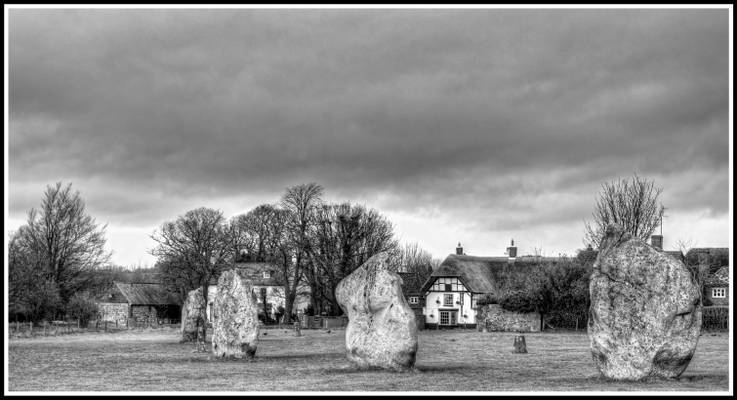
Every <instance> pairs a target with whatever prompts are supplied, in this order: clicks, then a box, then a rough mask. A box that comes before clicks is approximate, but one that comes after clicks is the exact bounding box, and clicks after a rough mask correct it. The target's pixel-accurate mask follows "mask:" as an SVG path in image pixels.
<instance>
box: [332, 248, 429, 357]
mask: <svg viewBox="0 0 737 400" xmlns="http://www.w3.org/2000/svg"><path fill="white" fill-rule="evenodd" d="M388 257H389V256H388V254H387V253H379V254H377V255H375V256H373V257H371V258H370V259H369V260H368V261H366V263H365V264H363V265H362V266H361V267H360V268H358V269H357V270H355V271H353V273H352V274H350V275H349V276H347V277H346V278H345V279H343V280H342V281H341V282H340V283H339V284H338V286H337V287H336V289H335V295H336V298H337V300H338V303H339V304H340V307H341V308H342V309H343V312H345V313H346V314H347V315H348V326H347V327H346V330H345V337H346V355H347V357H348V359H349V360H350V361H351V362H353V363H355V364H356V365H357V366H358V367H360V368H384V369H390V370H396V371H399V370H406V369H410V368H412V367H413V366H414V363H415V355H416V353H417V324H416V322H415V315H414V312H413V311H412V309H411V308H410V306H409V304H408V303H407V300H405V298H404V295H403V294H402V287H401V284H402V278H401V277H400V276H399V275H398V274H397V273H395V272H392V271H390V270H389V269H388V263H387V259H388Z"/></svg>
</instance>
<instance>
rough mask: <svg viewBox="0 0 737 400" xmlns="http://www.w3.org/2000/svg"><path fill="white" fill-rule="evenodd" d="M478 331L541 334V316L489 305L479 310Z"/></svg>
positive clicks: (497, 305)
mask: <svg viewBox="0 0 737 400" xmlns="http://www.w3.org/2000/svg"><path fill="white" fill-rule="evenodd" d="M477 318H478V321H477V329H478V330H481V329H483V328H484V327H486V329H487V330H489V331H511V332H539V331H540V314H538V313H534V312H533V313H516V312H511V311H507V310H504V309H503V308H502V307H501V306H500V305H499V304H487V305H484V306H481V307H479V309H478V317H477Z"/></svg>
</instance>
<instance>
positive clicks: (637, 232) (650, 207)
mask: <svg viewBox="0 0 737 400" xmlns="http://www.w3.org/2000/svg"><path fill="white" fill-rule="evenodd" d="M662 191H663V189H662V188H660V187H656V186H655V183H654V182H653V181H651V180H648V179H645V178H640V177H639V176H637V174H634V175H633V177H632V178H630V179H619V180H615V181H612V182H606V183H604V184H602V190H601V192H600V193H599V198H598V200H597V203H596V209H595V210H594V213H593V222H592V223H590V222H588V221H585V230H586V232H585V238H584V242H586V244H588V245H591V246H592V247H594V248H599V245H600V244H601V240H602V238H603V237H604V232H605V230H606V227H607V226H608V225H609V224H613V223H616V224H619V225H620V226H621V227H622V228H623V229H624V230H625V232H628V233H629V234H631V235H632V236H633V237H637V238H640V239H642V240H645V241H647V240H648V239H649V238H650V235H652V233H653V232H654V231H655V228H657V227H658V226H659V225H660V223H661V221H662V218H663V214H664V213H665V207H663V205H662V204H660V202H659V201H658V198H659V196H660V194H661V193H662Z"/></svg>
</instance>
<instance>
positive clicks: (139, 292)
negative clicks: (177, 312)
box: [105, 282, 179, 305]
mask: <svg viewBox="0 0 737 400" xmlns="http://www.w3.org/2000/svg"><path fill="white" fill-rule="evenodd" d="M113 284H114V289H115V290H113V292H112V293H111V294H110V296H109V298H108V299H105V300H106V301H109V302H119V303H129V304H149V305H164V304H179V302H178V301H177V299H176V296H175V295H174V294H173V293H171V292H169V291H168V290H166V289H165V288H164V287H163V286H162V285H160V284H158V283H123V282H113ZM116 292H117V293H116Z"/></svg>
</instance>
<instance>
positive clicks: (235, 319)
mask: <svg viewBox="0 0 737 400" xmlns="http://www.w3.org/2000/svg"><path fill="white" fill-rule="evenodd" d="M212 312H213V333H212V353H213V354H214V355H215V356H216V357H221V358H226V359H242V358H245V359H253V357H254V356H255V354H256V345H257V344H258V331H259V321H258V310H257V308H256V298H255V296H254V295H253V288H252V286H251V281H250V280H248V279H247V278H246V277H244V276H242V275H241V274H240V272H239V271H238V270H230V271H225V272H224V273H223V274H222V275H220V279H218V291H217V294H216V295H215V301H214V302H213V304H212Z"/></svg>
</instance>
